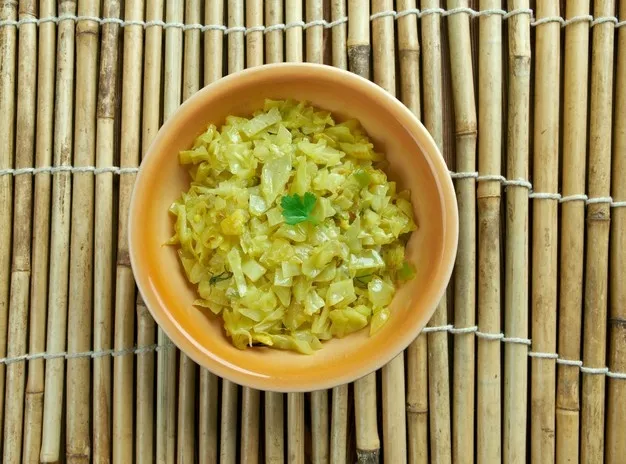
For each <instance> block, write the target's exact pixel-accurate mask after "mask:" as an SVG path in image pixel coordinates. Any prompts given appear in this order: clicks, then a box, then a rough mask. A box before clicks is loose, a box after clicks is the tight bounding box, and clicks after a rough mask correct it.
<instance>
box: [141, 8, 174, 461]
mask: <svg viewBox="0 0 626 464" xmlns="http://www.w3.org/2000/svg"><path fill="white" fill-rule="evenodd" d="M163 7H164V2H163V0H148V2H147V5H146V22H154V23H156V24H154V25H152V26H150V27H149V28H146V31H145V51H144V67H143V110H142V111H143V120H142V126H143V127H142V135H141V147H142V148H141V149H142V158H143V156H144V155H145V153H146V150H147V148H148V147H149V146H150V144H151V143H152V141H153V140H154V137H155V136H156V134H157V131H158V130H159V128H160V127H161V108H160V107H161V90H162V86H161V84H162V81H161V73H162V70H163V69H162V59H163V57H162V53H163V45H162V44H163V28H162V27H161V26H160V25H158V21H162V20H163ZM135 307H136V311H137V345H138V346H139V347H140V348H144V347H149V346H152V345H153V344H154V342H155V339H157V344H162V343H163V342H164V340H163V339H162V338H161V339H158V338H157V335H156V332H157V330H156V329H157V328H156V324H155V322H154V319H152V315H151V314H150V312H149V311H148V308H146V305H145V303H144V301H143V298H142V297H141V294H139V292H137V299H136V303H135ZM166 349H167V348H166ZM172 351H173V350H172ZM170 356H171V353H170ZM154 358H155V354H154V352H153V351H152V350H147V351H145V352H143V353H141V354H139V355H138V356H137V369H136V371H137V404H136V409H137V411H136V416H137V421H136V425H135V437H136V438H135V454H136V456H137V458H138V459H137V460H138V461H139V462H142V463H146V464H147V463H151V462H153V459H154V458H155V457H156V456H155V452H156V451H157V450H156V446H155V445H154V440H155V437H154V435H155V430H154V424H155V422H156V421H158V419H157V418H156V417H155V416H156V414H155V411H154V408H155V397H154V394H155V388H154V380H155V362H154ZM160 359H161V361H163V360H164V358H163V356H161V357H160ZM166 364H167V363H166ZM170 367H171V364H170ZM162 368H163V366H158V368H157V371H161V370H162ZM158 409H162V408H161V407H159V406H157V410H158ZM163 445H165V446H167V444H162V446H163Z"/></svg>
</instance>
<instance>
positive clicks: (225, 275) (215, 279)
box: [209, 271, 233, 285]
mask: <svg viewBox="0 0 626 464" xmlns="http://www.w3.org/2000/svg"><path fill="white" fill-rule="evenodd" d="M232 276H233V273H232V272H227V271H224V272H222V273H221V274H219V275H214V276H213V277H211V278H210V279H209V283H210V284H211V285H213V284H216V283H218V282H222V281H223V280H228V279H230V278H231V277H232Z"/></svg>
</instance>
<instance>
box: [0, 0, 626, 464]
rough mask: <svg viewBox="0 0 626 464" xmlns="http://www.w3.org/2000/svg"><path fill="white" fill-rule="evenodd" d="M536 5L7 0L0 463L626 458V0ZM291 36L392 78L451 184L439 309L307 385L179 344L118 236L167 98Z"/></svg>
mask: <svg viewBox="0 0 626 464" xmlns="http://www.w3.org/2000/svg"><path fill="white" fill-rule="evenodd" d="M530 3H531V4H529V1H528V0H511V1H508V2H507V3H506V4H504V2H502V1H500V0H483V1H480V5H479V4H478V2H477V1H475V2H468V1H467V0H465V1H463V0H456V1H455V0H449V1H448V2H440V1H439V0H422V1H421V2H416V0H396V1H395V2H394V1H393V0H372V2H371V5H370V3H369V1H367V0H348V1H346V0H306V1H304V2H303V1H302V0H285V1H284V2H283V1H282V0H265V1H262V0H248V1H244V0H206V1H200V0H188V1H185V2H183V0H126V1H119V0H104V1H103V2H100V1H99V0H80V1H78V2H76V1H69V0H63V1H58V2H56V1H54V0H41V1H39V2H36V1H35V0H20V1H19V2H17V1H15V0H3V1H0V358H1V359H0V421H1V422H0V425H1V426H2V430H3V437H2V439H1V440H0V451H1V453H2V456H3V458H2V462H4V463H7V464H12V463H19V462H27V463H32V462H42V463H53V462H55V463H56V462H63V461H66V462H68V463H86V462H97V463H104V462H111V461H112V462H115V463H130V462H139V463H144V462H147V463H151V462H155V461H156V462H159V463H161V462H164V463H171V462H179V463H188V462H199V463H214V462H221V463H235V462H245V463H256V462H267V463H281V462H285V461H286V462H293V463H302V462H315V463H324V462H332V463H346V462H350V463H352V462H355V461H356V460H357V459H358V460H359V461H360V462H363V463H371V462H378V461H379V460H380V461H384V462H386V463H394V464H395V463H402V462H407V461H408V462H411V463H422V462H429V461H431V462H437V463H446V462H448V463H449V462H455V463H457V462H458V463H468V462H474V461H477V462H481V463H495V462H500V461H501V460H503V461H504V462H507V463H522V462H533V463H542V462H555V461H556V462H560V463H565V462H578V461H581V462H587V463H599V462H603V460H604V461H605V462H608V463H615V464H617V463H624V462H626V277H624V275H623V274H622V272H626V27H623V28H622V29H621V30H620V31H619V32H618V28H619V27H620V26H624V25H626V21H624V19H625V18H626V0H620V1H619V5H617V4H616V3H617V2H615V1H614V0H596V1H594V2H593V4H591V2H589V1H580V0H568V1H567V3H566V5H565V2H559V1H556V0H545V1H538V2H536V3H537V4H536V5H534V2H530ZM418 8H419V9H418ZM503 8H507V10H506V11H505V10H503ZM530 8H532V9H530ZM620 15H621V17H620ZM283 60H286V61H302V60H306V61H311V62H323V63H326V64H329V65H333V66H338V67H341V68H348V69H350V70H352V71H353V72H356V73H358V74H360V75H362V76H364V77H367V78H372V79H373V80H374V81H375V82H376V83H378V84H379V85H380V86H382V87H383V88H385V89H386V90H388V91H389V92H391V93H393V94H395V95H397V97H398V98H400V99H401V100H402V101H403V102H404V103H405V104H406V105H407V106H408V107H409V108H410V109H411V110H412V111H413V112H415V114H416V115H418V116H419V117H420V118H421V119H422V120H423V121H424V123H425V125H426V126H427V128H428V129H429V130H430V131H431V133H432V135H433V137H434V138H435V140H436V142H437V143H438V144H439V146H440V147H441V149H442V151H443V153H444V156H445V158H446V160H447V161H448V163H449V166H450V169H451V175H452V176H453V178H454V179H456V180H455V184H456V188H457V192H458V201H459V208H460V224H461V234H460V242H459V252H458V259H457V265H456V271H455V275H454V277H453V280H452V282H451V285H450V291H449V294H448V297H447V299H446V300H444V301H442V302H441V304H440V306H439V308H438V310H437V312H436V314H435V316H434V317H433V319H432V320H431V321H430V324H429V326H428V328H427V329H425V330H424V333H423V334H422V335H420V337H419V338H418V339H417V340H416V341H415V342H414V343H413V344H412V345H411V346H410V348H409V349H408V350H407V351H406V353H405V354H404V355H403V356H400V357H398V358H396V359H395V360H394V361H392V362H391V363H390V364H389V365H388V366H386V367H385V368H383V369H382V370H381V371H380V372H378V373H377V374H372V375H370V376H368V377H366V378H364V379H362V380H359V381H358V382H356V383H355V384H353V385H349V386H341V387H337V388H335V389H333V390H332V391H322V392H316V393H311V394H287V395H283V394H275V393H263V392H258V391H254V390H250V389H247V388H243V389H242V388H240V387H238V386H237V385H233V384H231V383H230V382H227V381H223V380H221V379H218V378H217V377H215V376H214V375H212V374H210V373H209V372H207V371H205V370H203V369H199V368H198V367H197V366H196V365H194V363H192V362H191V361H190V360H189V359H187V358H186V357H185V356H183V355H181V354H180V353H179V352H178V351H177V350H176V349H175V347H173V346H172V345H171V344H170V343H169V342H168V341H167V339H166V337H165V336H164V335H163V333H161V332H160V331H159V329H158V327H156V326H155V323H154V321H153V320H152V318H151V317H150V314H149V313H148V311H147V310H146V308H145V306H144V304H143V302H142V301H141V298H140V297H139V295H138V294H137V293H136V289H135V285H134V281H133V276H132V272H131V270H130V265H129V258H128V249H127V230H126V213H127V210H128V202H129V196H130V193H131V190H132V186H133V181H134V178H135V174H136V172H137V166H138V165H139V163H140V160H141V156H142V154H143V153H144V152H145V150H146V148H147V146H148V145H149V143H150V141H151V140H152V139H153V138H154V136H155V134H156V132H157V130H158V128H159V126H160V125H161V123H162V122H163V120H165V119H167V117H168V116H169V115H170V114H172V112H173V111H174V110H175V109H176V107H177V106H178V105H179V104H180V103H181V101H183V100H184V99H186V98H188V97H189V96H190V95H191V94H193V93H194V92H195V91H197V90H198V89H199V88H200V87H201V86H203V85H205V84H208V83H210V82H212V81H214V80H216V79H219V78H220V77H221V76H222V75H224V74H226V73H232V72H235V71H238V70H240V69H243V68H244V67H246V66H256V65H260V64H262V63H264V62H265V63H272V62H280V61H283Z"/></svg>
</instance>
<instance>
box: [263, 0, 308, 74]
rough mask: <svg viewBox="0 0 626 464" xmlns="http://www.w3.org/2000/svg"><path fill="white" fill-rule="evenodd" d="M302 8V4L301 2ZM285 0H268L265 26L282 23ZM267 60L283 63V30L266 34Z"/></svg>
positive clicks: (268, 61)
mask: <svg viewBox="0 0 626 464" xmlns="http://www.w3.org/2000/svg"><path fill="white" fill-rule="evenodd" d="M300 8H302V4H300ZM282 21H283V2H282V1H281V0H266V2H265V26H266V27H270V26H275V25H276V24H282ZM265 37H266V39H265V40H266V42H265V61H266V62H267V63H281V62H282V61H283V30H282V29H276V30H271V31H269V32H267V33H266V34H265Z"/></svg>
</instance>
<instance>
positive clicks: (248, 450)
mask: <svg viewBox="0 0 626 464" xmlns="http://www.w3.org/2000/svg"><path fill="white" fill-rule="evenodd" d="M260 396H261V395H260V393H259V390H255V389H253V388H243V391H242V399H241V403H242V412H241V459H240V461H241V462H242V463H249V464H256V463H258V462H259V417H260V414H259V413H260V404H259V403H260V399H261V398H260ZM231 439H232V437H231Z"/></svg>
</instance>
